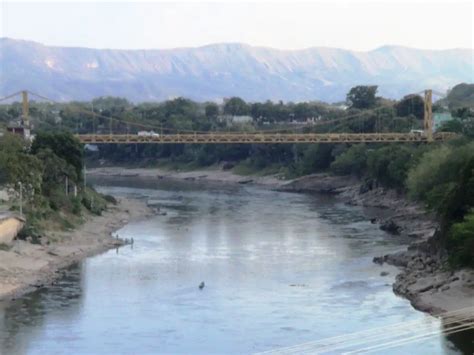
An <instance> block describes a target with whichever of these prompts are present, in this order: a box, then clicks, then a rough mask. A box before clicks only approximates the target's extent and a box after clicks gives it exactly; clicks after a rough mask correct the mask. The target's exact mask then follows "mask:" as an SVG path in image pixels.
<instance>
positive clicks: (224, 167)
mask: <svg viewBox="0 0 474 355" xmlns="http://www.w3.org/2000/svg"><path fill="white" fill-rule="evenodd" d="M234 167H235V164H234V163H230V162H225V163H224V164H223V165H222V170H231V169H233V168H234Z"/></svg>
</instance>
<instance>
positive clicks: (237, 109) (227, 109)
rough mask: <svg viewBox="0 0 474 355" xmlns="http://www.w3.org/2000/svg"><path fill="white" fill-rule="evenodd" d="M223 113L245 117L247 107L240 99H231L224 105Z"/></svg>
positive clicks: (247, 111) (247, 110)
mask: <svg viewBox="0 0 474 355" xmlns="http://www.w3.org/2000/svg"><path fill="white" fill-rule="evenodd" d="M224 113H225V114H227V115H232V116H241V115H247V114H248V113H249V107H248V105H247V103H246V102H245V101H244V100H242V99H241V98H240V97H232V98H230V99H229V100H227V101H226V103H225V104H224Z"/></svg>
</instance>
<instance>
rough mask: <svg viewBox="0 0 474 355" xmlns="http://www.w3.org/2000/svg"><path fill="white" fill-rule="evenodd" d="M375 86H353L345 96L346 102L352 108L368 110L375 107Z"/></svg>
mask: <svg viewBox="0 0 474 355" xmlns="http://www.w3.org/2000/svg"><path fill="white" fill-rule="evenodd" d="M376 93H377V86H376V85H372V86H363V85H361V86H355V87H353V88H352V89H351V90H350V91H349V93H348V94H347V101H348V102H349V104H350V105H351V107H352V108H358V109H368V108H372V107H374V106H375V104H376V102H377V98H376V97H375V94H376Z"/></svg>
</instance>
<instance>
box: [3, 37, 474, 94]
mask: <svg viewBox="0 0 474 355" xmlns="http://www.w3.org/2000/svg"><path fill="white" fill-rule="evenodd" d="M473 58H474V51H473V50H470V49H451V50H442V51H431V50H420V49H412V48H405V47H395V46H385V47H381V48H378V49H375V50H373V51H369V52H356V51H348V50H342V49H334V48H308V49H303V50H277V49H272V48H264V47H253V46H249V45H245V44H234V43H230V44H213V45H208V46H203V47H198V48H177V49H163V50H109V49H89V48H69V47H50V46H45V45H42V44H39V43H35V42H29V41H22V40H13V39H8V38H2V39H0V95H1V96H3V95H6V94H8V93H11V92H14V91H18V90H20V89H23V88H28V89H30V90H32V91H36V92H38V93H41V94H43V95H45V96H48V97H51V98H54V99H58V100H72V99H75V100H85V99H91V98H93V97H97V96H106V95H111V96H122V97H126V98H128V99H130V100H132V101H151V100H163V99H168V98H172V97H176V96H185V97H189V98H191V99H195V100H199V101H204V100H220V99H222V98H223V97H229V96H240V97H242V98H244V99H245V100H249V101H257V100H258V101H260V100H267V99H271V100H280V99H281V100H284V101H289V100H291V101H302V100H322V101H330V102H334V101H340V100H343V99H344V98H345V94H346V93H347V91H348V90H349V89H350V88H351V87H352V86H354V85H359V84H377V85H379V94H381V95H383V96H386V97H391V98H399V97H401V96H403V95H406V94H408V93H411V92H417V91H420V90H423V89H425V88H433V89H436V90H438V91H445V90H447V89H449V88H450V87H452V86H454V85H455V84H458V83H460V82H468V83H472V82H474V59H473Z"/></svg>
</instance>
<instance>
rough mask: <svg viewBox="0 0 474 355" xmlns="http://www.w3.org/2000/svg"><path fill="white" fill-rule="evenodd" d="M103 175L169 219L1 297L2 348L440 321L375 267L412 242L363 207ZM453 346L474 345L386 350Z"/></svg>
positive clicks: (300, 335) (93, 349)
mask: <svg viewBox="0 0 474 355" xmlns="http://www.w3.org/2000/svg"><path fill="white" fill-rule="evenodd" d="M95 183H96V185H97V186H98V189H99V190H100V191H101V192H105V193H109V194H113V195H115V196H118V197H133V198H141V199H148V200H154V202H155V203H158V204H159V205H160V206H161V211H166V213H167V214H166V215H156V216H153V217H151V218H148V219H146V220H142V221H138V222H131V223H129V224H127V225H126V226H125V227H124V228H122V229H121V230H119V231H118V234H119V235H120V237H123V238H133V239H134V244H133V246H126V247H123V248H121V249H118V250H110V251H109V252H106V253H104V254H101V255H98V256H96V257H92V258H89V259H87V260H85V261H84V262H82V263H81V264H80V265H77V266H74V267H72V268H70V269H68V270H67V271H66V273H65V275H64V277H62V278H61V279H60V280H59V282H58V284H56V285H54V286H50V287H47V288H45V289H42V290H39V291H37V292H34V293H31V294H28V295H26V296H24V297H22V298H20V299H17V300H15V301H12V302H10V303H8V304H6V305H3V309H1V310H0V312H1V313H3V317H2V322H1V323H0V330H1V333H0V334H1V339H0V341H1V343H0V344H1V345H2V349H3V353H5V354H62V353H68V354H99V353H106V354H149V353H150V354H151V353H185V354H196V353H201V354H211V353H219V354H231V353H254V352H259V351H266V350H271V349H276V348H279V347H286V346H292V345H297V344H301V343H305V342H310V341H315V340H318V339H324V338H328V337H332V336H337V335H342V334H347V333H352V332H356V331H361V330H365V329H372V328H377V327H383V326H387V325H391V324H396V323H401V322H409V321H419V322H420V324H429V325H430V326H431V327H433V328H435V329H436V328H438V327H440V324H439V321H438V320H436V319H434V318H432V317H430V316H429V315H426V314H423V313H421V312H417V311H415V310H414V309H413V308H412V307H411V306H410V304H409V302H408V301H406V300H405V299H402V298H399V297H397V296H395V295H394V294H393V292H392V288H391V285H392V282H393V280H394V277H395V275H396V269H395V268H392V267H389V266H380V265H376V264H374V263H372V258H373V257H374V256H377V255H382V254H385V253H388V252H392V251H396V250H400V249H401V248H404V247H405V245H406V244H405V243H406V242H407V241H406V240H401V239H400V238H398V237H393V236H390V235H388V234H385V233H384V232H382V231H380V230H379V229H378V227H377V226H376V225H373V224H371V223H370V222H369V221H367V218H366V217H365V216H364V213H365V211H364V210H363V209H362V208H359V207H353V206H346V205H344V204H343V203H341V202H338V201H336V200H334V199H333V198H331V197H324V196H314V195H304V194H290V193H283V192H275V191H270V190H267V189H262V188H257V187H252V186H234V185H223V184H221V185H216V184H214V185H211V184H203V183H200V184H197V183H189V182H166V181H163V180H160V181H146V180H139V179H137V178H128V179H124V178H123V179H106V180H97V181H95ZM383 271H385V272H388V275H386V276H381V272H383ZM201 281H204V282H205V287H204V288H203V289H202V290H200V289H199V288H198V285H199V284H200V283H201ZM416 331H417V328H416V326H415V327H414V328H413V332H414V333H416ZM381 334H384V333H383V332H382V333H381ZM365 340H366V339H364V337H357V338H356V340H353V343H352V348H349V349H357V348H363V347H364V346H365V345H364V344H365V343H364V341H365ZM451 340H454V341H457V343H460V344H461V345H462V344H463V343H465V342H466V340H463V339H461V340H458V339H457V338H450V339H447V338H446V337H444V336H441V335H438V336H436V337H434V338H431V339H429V340H425V341H422V342H412V343H408V344H406V345H404V346H400V347H396V348H390V349H388V350H384V351H383V352H384V353H386V354H457V353H461V352H460V351H459V350H457V349H456V347H455V346H454V344H453V343H452V342H451ZM381 342H383V340H381ZM332 353H339V350H337V349H333V352H332Z"/></svg>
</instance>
